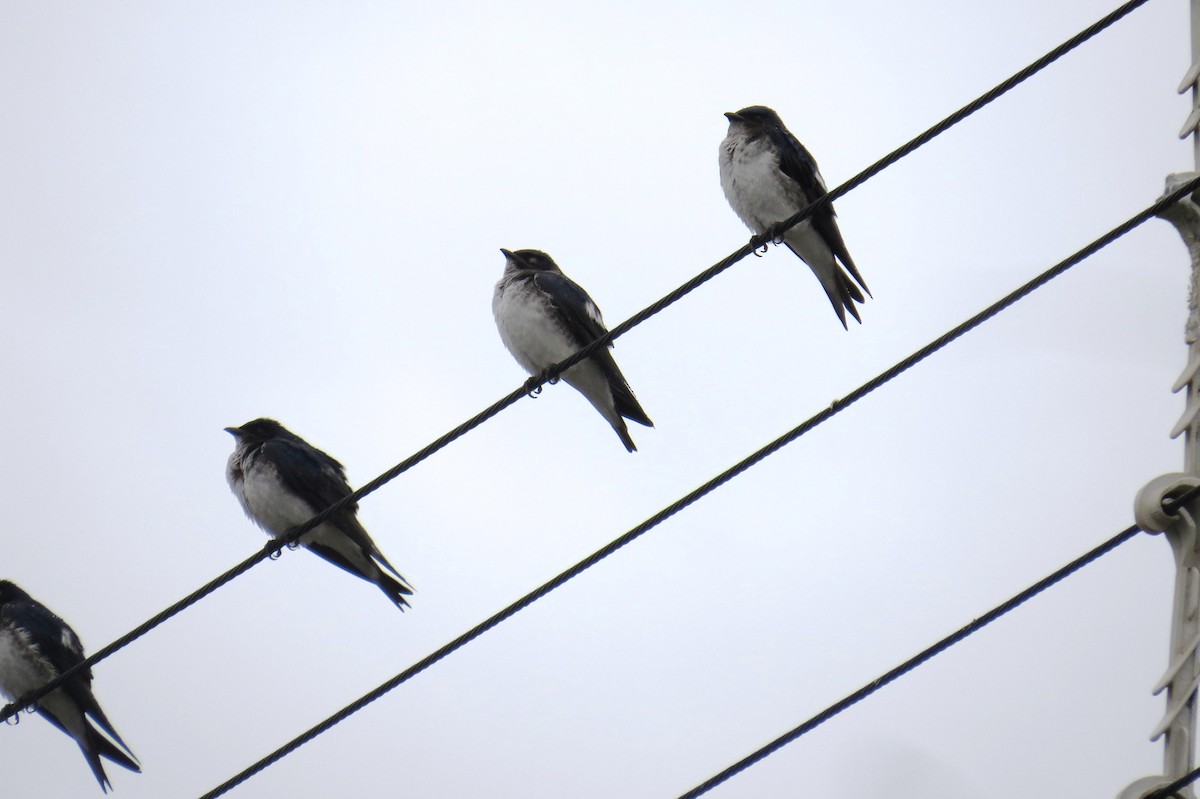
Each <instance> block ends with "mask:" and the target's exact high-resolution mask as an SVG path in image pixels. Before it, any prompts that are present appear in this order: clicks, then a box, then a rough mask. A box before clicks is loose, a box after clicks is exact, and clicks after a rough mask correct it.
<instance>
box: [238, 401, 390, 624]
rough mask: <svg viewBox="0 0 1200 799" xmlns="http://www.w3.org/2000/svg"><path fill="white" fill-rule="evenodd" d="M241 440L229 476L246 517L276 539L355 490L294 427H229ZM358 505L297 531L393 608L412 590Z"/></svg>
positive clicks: (261, 423)
mask: <svg viewBox="0 0 1200 799" xmlns="http://www.w3.org/2000/svg"><path fill="white" fill-rule="evenodd" d="M225 431H226V432H227V433H230V434H232V435H233V437H234V438H235V439H236V440H237V445H236V446H235V447H234V450H233V454H231V455H230V456H229V464H228V467H227V469H226V477H227V478H228V479H229V487H230V488H232V489H233V493H234V495H236V496H237V498H238V502H240V503H242V509H243V510H245V511H246V515H247V516H249V517H250V518H251V519H253V520H254V521H255V522H256V523H257V524H258V526H259V527H261V528H263V529H264V530H266V531H267V533H268V534H270V535H272V536H274V537H276V538H279V537H281V536H284V535H286V534H287V533H288V531H289V530H292V529H294V528H295V527H297V526H298V525H301V524H303V523H304V522H306V521H308V520H309V519H311V518H312V517H313V516H316V515H317V513H319V512H320V511H323V510H325V509H326V508H328V507H329V506H330V505H332V504H333V503H335V502H337V501H338V500H339V499H341V498H342V497H345V496H347V495H348V494H350V493H351V491H350V486H349V485H348V484H347V483H346V470H345V468H344V467H343V466H342V464H340V463H338V462H337V461H335V460H334V459H333V458H331V457H329V456H328V455H326V454H325V453H324V452H322V451H321V450H319V449H317V448H316V447H314V446H312V445H311V444H309V443H308V442H307V441H305V440H304V439H302V438H300V437H299V436H297V435H296V434H294V433H292V432H291V431H289V430H288V429H287V428H285V427H284V426H283V425H281V424H280V423H279V422H277V421H275V420H274V419H255V420H254V421H252V422H247V423H246V424H244V425H242V426H241V427H226V428H225ZM357 511H358V503H356V502H351V503H350V504H348V505H344V506H343V507H342V508H341V509H340V510H338V512H337V513H335V514H333V515H332V516H330V517H329V518H328V519H326V520H325V521H324V522H322V523H321V524H319V525H317V526H316V527H315V528H313V529H312V530H309V531H308V532H307V533H305V534H304V535H302V536H300V543H301V544H302V545H303V546H304V547H305V548H306V549H308V550H309V551H311V552H313V553H315V554H317V555H320V556H321V557H322V558H324V559H325V560H327V561H329V562H330V563H332V564H333V565H335V566H340V567H341V568H343V569H345V570H346V571H348V572H350V573H351V574H353V575H356V576H358V577H361V578H363V579H364V580H366V581H367V582H370V583H374V584H375V585H377V586H378V587H379V590H380V591H383V593H384V594H385V595H386V596H387V598H388V599H390V600H392V602H394V603H396V607H398V608H400V609H401V610H404V608H405V606H407V605H408V601H407V600H405V598H404V597H405V595H406V594H411V593H412V592H413V591H412V588H411V587H409V585H408V584H407V582H406V581H405V579H404V577H402V576H401V575H400V572H398V571H396V569H395V567H394V566H392V564H391V563H388V560H387V558H385V557H384V556H383V553H382V552H380V551H379V547H377V546H376V545H375V542H374V541H372V540H371V536H370V535H368V534H367V531H366V530H365V529H364V528H363V526H362V524H360V523H359V521H358V517H357V516H356V515H355V513H356V512H357Z"/></svg>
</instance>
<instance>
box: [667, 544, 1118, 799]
mask: <svg viewBox="0 0 1200 799" xmlns="http://www.w3.org/2000/svg"><path fill="white" fill-rule="evenodd" d="M1140 532H1141V528H1139V527H1138V526H1137V525H1136V524H1135V525H1132V526H1130V527H1127V528H1125V529H1124V530H1122V531H1121V532H1119V533H1117V534H1116V535H1115V536H1113V537H1112V538H1110V539H1108V540H1107V541H1105V542H1104V543H1103V544H1101V545H1100V546H1098V547H1096V548H1095V549H1093V550H1091V551H1090V552H1087V553H1085V554H1083V555H1081V556H1079V557H1078V558H1076V559H1075V560H1073V561H1071V562H1070V563H1068V564H1067V565H1066V566H1063V567H1062V568H1061V569H1059V570H1058V571H1056V572H1054V573H1053V574H1051V575H1049V576H1048V577H1045V578H1043V579H1041V580H1039V581H1038V582H1036V583H1034V584H1033V585H1031V586H1029V587H1028V588H1026V589H1025V590H1024V591H1022V592H1021V593H1019V594H1017V595H1016V596H1014V597H1012V598H1011V599H1009V600H1007V601H1005V602H1002V603H1001V604H999V605H997V606H996V607H994V608H992V609H991V610H989V611H988V612H987V613H985V614H983V615H982V616H980V617H979V618H977V619H975V620H974V621H972V622H970V623H969V624H966V625H964V626H962V627H960V628H959V629H958V630H956V631H954V632H953V633H951V634H950V635H947V636H946V637H945V638H943V639H942V640H940V641H938V642H937V643H936V644H934V645H933V646H930V647H929V648H927V649H924V650H922V651H921V652H919V653H917V654H916V655H914V656H913V657H911V658H909V659H908V660H906V661H904V662H903V663H901V664H900V665H899V666H897V667H896V668H894V669H892V670H891V671H889V672H887V673H886V674H883V675H881V676H879V677H877V678H875V679H874V680H872V681H871V682H869V683H867V684H866V685H864V686H863V687H862V688H859V689H858V690H857V691H855V692H854V693H852V694H849V695H848V696H846V697H844V698H843V699H840V700H838V701H837V702H835V703H833V704H832V705H830V706H829V707H827V708H825V709H824V710H822V711H821V712H820V713H818V714H817V715H815V716H813V717H812V718H810V719H809V720H808V721H806V722H804V723H803V724H801V725H799V726H798V727H794V728H792V729H791V730H789V731H788V732H786V733H784V734H783V735H781V736H779V737H778V738H776V739H775V740H773V741H771V742H770V743H769V744H767V745H766V746H763V747H762V748H760V749H758V750H756V751H754V752H753V753H751V754H749V755H747V756H746V757H744V758H742V759H741V760H739V761H738V762H736V763H734V764H733V765H732V766H730V767H729V768H727V769H725V770H724V771H722V772H720V773H719V774H716V775H714V776H712V777H710V778H709V779H707V780H705V781H704V782H702V783H700V784H699V785H697V786H696V787H695V788H693V789H691V790H690V791H688V792H687V793H684V794H681V795H680V796H679V799H696V797H697V796H702V795H703V794H706V793H708V792H709V791H711V790H712V789H713V788H715V787H717V786H718V785H720V784H721V783H723V782H725V781H726V780H728V779H730V778H731V777H734V776H736V775H737V774H740V773H741V772H743V771H745V770H746V769H748V768H750V767H751V766H753V765H754V764H755V763H758V762H760V761H762V760H764V759H765V758H766V757H768V756H769V755H772V754H774V753H775V752H777V751H779V750H780V749H782V748H783V747H785V746H787V745H788V744H790V743H791V742H792V741H795V740H796V739H797V738H799V737H801V736H802V735H804V734H806V733H809V732H811V731H812V730H814V729H816V728H817V727H819V726H820V725H822V724H824V723H825V722H827V721H829V720H830V719H831V718H833V717H834V716H836V715H838V714H839V713H841V712H842V711H844V710H847V709H849V708H850V707H851V706H853V705H855V704H857V703H858V702H861V701H862V700H864V699H866V698H867V697H868V696H870V695H871V694H873V693H875V692H876V691H878V690H879V689H880V688H883V687H884V686H885V685H888V684H890V683H892V682H895V681H896V680H898V679H900V678H901V677H903V676H904V675H905V674H908V673H909V672H910V671H912V670H913V669H915V668H917V667H918V666H920V665H922V664H924V663H926V662H927V661H929V660H932V659H933V658H934V657H935V656H936V655H939V654H941V653H942V652H945V651H946V650H947V649H949V648H950V647H952V646H954V645H955V644H957V643H959V642H961V641H962V640H964V639H965V638H967V637H969V636H971V635H973V634H974V633H976V632H978V631H979V630H981V629H983V628H984V627H986V626H987V625H989V624H991V623H992V622H994V621H995V620H996V619H998V618H1000V617H1001V616H1003V615H1005V614H1006V613H1009V612H1011V611H1013V610H1015V609H1016V608H1017V607H1018V606H1020V605H1021V604H1023V603H1025V602H1027V601H1028V600H1030V599H1032V598H1033V597H1035V596H1037V595H1038V594H1040V593H1041V592H1042V591H1045V590H1046V589H1047V588H1049V587H1050V586H1052V585H1054V584H1055V583H1058V582H1061V581H1062V580H1064V579H1066V578H1067V577H1069V576H1070V575H1072V574H1074V573H1075V572H1077V571H1079V570H1080V569H1082V568H1083V567H1084V566H1086V565H1088V564H1089V563H1091V562H1092V561H1094V560H1096V559H1097V558H1099V557H1101V556H1102V555H1106V554H1108V553H1109V552H1111V551H1112V550H1114V549H1116V548H1117V547H1118V546H1120V545H1121V544H1124V543H1125V542H1126V541H1128V540H1129V539H1131V538H1133V537H1134V536H1135V535H1137V534H1138V533H1140Z"/></svg>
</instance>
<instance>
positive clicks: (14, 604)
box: [0, 580, 141, 793]
mask: <svg viewBox="0 0 1200 799" xmlns="http://www.w3.org/2000/svg"><path fill="white" fill-rule="evenodd" d="M83 660H84V654H83V644H81V643H80V641H79V636H78V635H76V634H75V631H74V630H72V629H71V628H70V626H68V625H67V623H66V622H65V621H63V620H62V619H60V618H59V617H58V616H56V615H55V614H54V613H52V612H51V611H50V610H49V609H48V608H47V607H46V606H45V605H43V604H41V603H40V602H38V601H37V600H36V599H34V598H33V597H31V596H29V594H27V593H25V592H24V591H22V590H21V589H20V588H18V587H17V586H16V585H15V584H13V583H11V582H9V581H8V580H0V693H3V694H4V695H5V696H6V697H8V699H9V700H10V701H17V700H20V699H22V698H24V697H25V696H28V695H29V694H30V693H31V692H32V691H35V690H36V689H38V688H41V687H42V686H44V685H45V684H46V683H48V682H50V680H52V679H53V678H55V677H57V676H59V675H60V674H63V673H65V672H66V671H67V670H68V669H70V668H72V667H73V666H75V665H77V664H79V663H82V662H83ZM35 706H36V707H37V710H38V714H39V715H40V716H41V717H42V718H44V719H46V721H49V722H50V723H51V724H53V725H54V726H55V727H58V728H59V729H60V730H62V731H63V732H65V733H66V734H67V735H69V736H71V737H72V738H74V739H75V743H77V744H79V750H80V751H81V752H83V756H84V758H85V759H86V760H87V764H88V767H89V768H91V770H92V774H94V775H95V776H96V781H97V782H98V783H100V788H101V790H103V791H104V792H105V793H108V789H109V788H111V787H112V784H111V783H110V782H109V781H108V775H107V774H105V773H104V766H103V765H102V764H101V763H100V758H101V757H105V758H108V759H109V760H111V761H112V762H114V763H117V764H118V765H121V766H124V767H125V768H127V769H129V770H130V771H137V772H141V767H140V766H139V765H138V762H137V759H136V758H135V757H134V755H133V752H132V751H131V750H130V748H129V747H128V746H126V745H125V742H124V741H122V740H121V736H120V735H118V734H117V731H116V730H115V729H113V726H112V723H110V722H109V720H108V717H107V716H105V715H104V711H103V710H101V708H100V703H99V702H97V701H96V697H95V696H94V695H93V694H92V672H91V669H83V670H81V671H79V672H78V673H76V674H75V675H74V676H73V677H71V679H69V680H67V682H66V683H64V684H63V685H62V686H60V687H59V688H56V689H55V690H53V691H51V692H50V693H49V694H47V695H46V696H44V697H42V698H41V699H39V700H38V701H37V702H36V703H35ZM97 726H98V727H99V728H97ZM105 733H107V737H106V736H105Z"/></svg>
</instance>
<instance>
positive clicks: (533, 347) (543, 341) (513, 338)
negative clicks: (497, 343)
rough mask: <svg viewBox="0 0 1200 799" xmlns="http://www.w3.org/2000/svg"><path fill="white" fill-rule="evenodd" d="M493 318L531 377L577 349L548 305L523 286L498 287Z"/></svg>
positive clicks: (536, 294)
mask: <svg viewBox="0 0 1200 799" xmlns="http://www.w3.org/2000/svg"><path fill="white" fill-rule="evenodd" d="M492 314H493V315H494V316H495V317H496V327H497V328H498V329H499V331H500V340H501V341H503V342H504V346H505V347H507V348H508V351H509V352H511V353H512V355H513V357H514V358H516V359H517V363H519V364H521V366H522V367H523V368H524V369H525V371H526V372H529V374H531V375H532V374H537V373H539V372H541V371H542V370H544V369H545V368H546V367H548V366H550V365H552V364H556V363H558V362H560V361H562V360H564V359H566V358H567V357H568V356H570V355H572V354H573V353H574V352H575V351H576V350H577V349H578V347H577V346H576V345H575V343H574V342H573V341H572V340H571V339H570V338H569V337H568V336H567V335H566V333H565V332H564V331H563V329H562V326H561V324H560V323H559V322H558V320H557V319H555V318H554V312H553V308H552V307H551V305H550V303H549V301H548V300H546V299H545V297H543V296H542V295H541V294H539V293H538V292H536V291H534V290H532V289H529V288H526V287H525V286H524V285H523V284H522V283H515V284H514V283H507V282H505V281H501V282H500V283H497V284H496V291H495V293H494V294H493V295H492Z"/></svg>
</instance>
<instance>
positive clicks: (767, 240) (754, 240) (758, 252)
mask: <svg viewBox="0 0 1200 799" xmlns="http://www.w3.org/2000/svg"><path fill="white" fill-rule="evenodd" d="M772 241H775V243H776V244H778V243H779V242H778V241H776V240H775V237H774V236H772V235H771V232H770V231H767V232H766V233H760V234H759V235H757V236H751V237H750V246H751V247H752V248H753V249H751V250H750V252H751V253H753V254H754V257H755V258H762V257H763V256H764V255H766V254H767V250H769V249H771V242H772Z"/></svg>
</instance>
